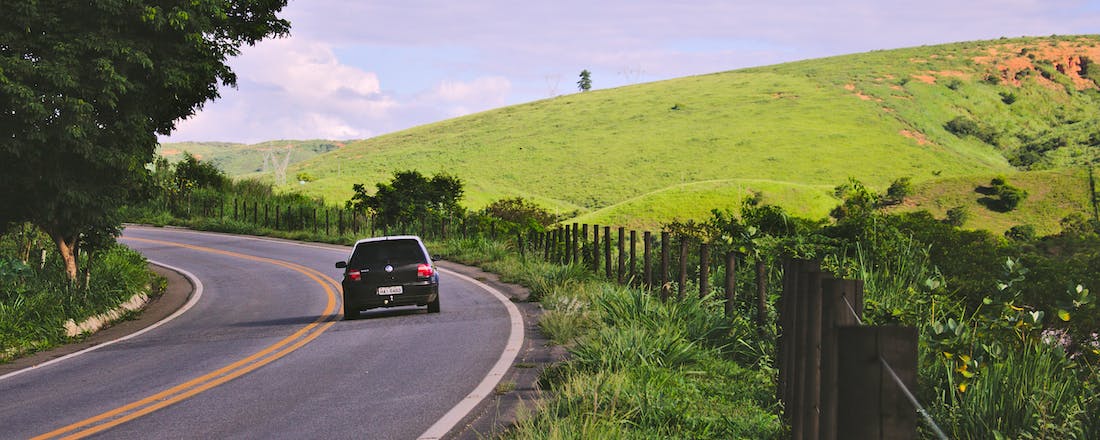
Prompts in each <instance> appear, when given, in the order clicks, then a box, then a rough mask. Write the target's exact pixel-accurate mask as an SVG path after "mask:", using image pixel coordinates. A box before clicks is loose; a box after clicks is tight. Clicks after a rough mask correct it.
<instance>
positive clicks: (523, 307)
mask: <svg viewBox="0 0 1100 440" xmlns="http://www.w3.org/2000/svg"><path fill="white" fill-rule="evenodd" d="M436 264H437V265H438V266H439V267H442V268H444V269H447V270H450V271H454V272H458V273H460V274H462V275H466V276H468V277H470V278H473V279H476V280H478V281H480V282H482V283H485V284H487V285H489V286H491V287H493V288H495V289H497V290H499V291H500V292H501V293H503V294H505V295H506V296H508V298H509V299H510V300H511V301H512V303H513V304H515V306H516V308H518V309H519V311H520V313H521V314H522V315H523V326H524V333H525V337H524V340H523V347H522V348H521V349H520V352H519V354H518V355H517V356H516V359H515V361H514V362H513V363H512V366H511V367H509V368H508V372H507V373H506V374H505V375H504V377H503V378H502V379H501V382H500V383H501V385H498V387H497V389H498V392H496V393H494V394H493V395H491V396H488V397H486V398H485V399H484V400H482V401H481V403H479V404H478V405H477V406H476V407H475V408H474V410H473V411H471V412H470V414H469V415H467V416H466V417H465V418H464V419H463V420H462V422H460V423H459V424H458V425H457V426H455V427H454V429H452V430H451V432H449V433H447V435H446V436H445V437H444V438H445V439H455V440H481V439H485V438H495V437H499V435H500V434H502V433H504V432H505V431H506V430H508V429H509V428H510V427H511V426H513V424H514V423H515V422H516V416H517V414H518V413H519V411H520V408H526V409H527V410H530V411H533V410H534V409H535V405H537V404H538V402H539V401H540V400H541V399H542V390H541V389H540V388H539V385H538V381H539V375H540V374H541V373H542V371H543V369H545V368H546V367H548V366H550V365H551V364H553V363H556V362H561V361H562V360H564V359H565V350H564V349H563V348H562V347H559V346H552V345H551V344H550V341H549V339H547V338H546V337H545V336H543V335H542V331H541V330H540V329H539V326H538V322H539V317H540V316H541V314H542V307H541V306H540V305H539V304H538V303H533V302H528V300H527V299H528V297H529V295H530V292H529V291H528V290H527V288H525V287H523V286H520V285H517V284H510V283H505V282H503V281H501V280H500V277H499V276H497V275H496V274H493V273H489V272H485V271H483V270H481V269H480V268H477V267H474V266H466V265H463V264H459V263H455V262H451V261H436ZM513 387H514V388H513Z"/></svg>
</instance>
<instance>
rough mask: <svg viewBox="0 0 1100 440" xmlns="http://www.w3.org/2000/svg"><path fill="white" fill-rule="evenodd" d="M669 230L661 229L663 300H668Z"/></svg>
mask: <svg viewBox="0 0 1100 440" xmlns="http://www.w3.org/2000/svg"><path fill="white" fill-rule="evenodd" d="M669 246H670V244H669V239H668V231H661V301H668V296H669V293H671V292H669V286H668V247H669Z"/></svg>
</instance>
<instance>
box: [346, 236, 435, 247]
mask: <svg viewBox="0 0 1100 440" xmlns="http://www.w3.org/2000/svg"><path fill="white" fill-rule="evenodd" d="M389 240H416V241H417V242H422V241H421V240H420V237H418V236H416V235H387V236H385V237H371V238H364V239H362V240H359V241H357V242H355V245H356V246H358V245H359V244H360V243H370V242H375V241H389Z"/></svg>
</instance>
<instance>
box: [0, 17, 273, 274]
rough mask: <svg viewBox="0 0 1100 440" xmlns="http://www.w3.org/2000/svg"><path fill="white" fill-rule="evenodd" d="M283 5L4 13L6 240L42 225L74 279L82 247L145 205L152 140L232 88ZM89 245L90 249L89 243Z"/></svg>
mask: <svg viewBox="0 0 1100 440" xmlns="http://www.w3.org/2000/svg"><path fill="white" fill-rule="evenodd" d="M285 4H286V2H285V0H194V1H189V2H169V1H156V0H146V1H142V0H98V1H94V2H87V1H75V0H58V1H48V2H47V1H34V0H17V1H7V2H5V3H4V6H3V10H4V12H3V14H0V108H2V109H4V110H3V111H2V112H0V188H3V189H2V190H0V191H2V192H0V204H2V205H3V206H4V209H3V210H2V211H0V232H3V231H4V230H6V229H7V228H8V227H10V226H11V225H13V224H17V223H21V222H31V223H33V224H35V225H38V226H39V227H40V228H42V230H43V231H45V232H46V233H47V234H48V235H49V236H50V237H51V238H52V239H53V240H54V242H55V243H56V244H57V246H58V250H59V251H60V253H61V254H62V257H63V258H64V259H65V262H66V264H65V268H66V272H67V273H68V274H69V276H70V279H75V277H76V273H77V267H76V261H77V260H76V258H75V255H76V254H77V253H78V252H79V246H80V237H82V236H89V235H94V234H96V233H97V232H96V231H110V230H111V229H115V230H117V228H118V225H119V224H120V220H119V218H118V215H117V211H118V209H119V207H120V206H121V205H123V204H125V203H127V202H130V201H134V200H139V199H141V198H142V197H144V196H145V195H147V192H146V188H147V185H148V184H149V183H150V182H149V180H150V178H149V171H148V170H147V169H146V168H145V165H146V164H148V163H149V162H150V161H152V159H153V151H154V148H155V147H156V144H157V139H156V135H157V134H162V135H166V134H169V133H170V132H171V131H172V130H173V129H174V128H175V124H176V121H178V120H180V119H181V118H185V117H187V116H190V115H192V114H194V113H195V111H196V110H198V109H199V108H201V106H202V105H203V103H204V102H206V101H208V100H211V99H214V98H217V97H218V92H217V86H218V85H219V84H221V85H234V84H235V83H236V76H235V75H234V74H233V72H232V70H231V69H230V68H229V66H228V65H227V64H226V61H227V58H228V57H230V56H234V55H237V54H238V53H239V48H240V47H241V46H242V45H245V44H248V45H251V44H254V43H256V42H257V41H260V40H261V39H263V38H265V37H268V36H271V35H283V34H286V33H287V32H288V30H289V26H290V24H289V23H288V22H287V21H285V20H282V19H280V18H278V17H276V15H275V14H276V13H277V12H278V11H279V10H281V9H282V8H283V6H285ZM89 244H92V243H89Z"/></svg>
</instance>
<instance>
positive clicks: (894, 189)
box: [884, 177, 913, 205]
mask: <svg viewBox="0 0 1100 440" xmlns="http://www.w3.org/2000/svg"><path fill="white" fill-rule="evenodd" d="M912 191H913V184H912V183H911V182H910V179H909V178H908V177H902V178H899V179H897V180H895V181H894V182H893V183H891V184H890V188H887V189H886V198H885V200H884V203H886V204H891V205H893V204H898V203H901V202H902V200H905V198H906V197H908V196H909V194H910V193H912Z"/></svg>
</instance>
